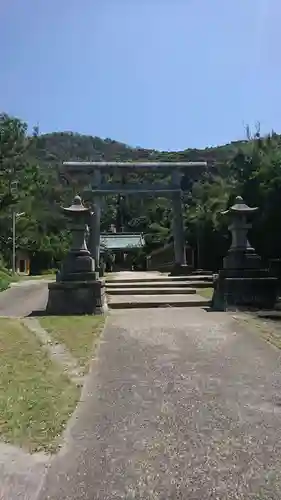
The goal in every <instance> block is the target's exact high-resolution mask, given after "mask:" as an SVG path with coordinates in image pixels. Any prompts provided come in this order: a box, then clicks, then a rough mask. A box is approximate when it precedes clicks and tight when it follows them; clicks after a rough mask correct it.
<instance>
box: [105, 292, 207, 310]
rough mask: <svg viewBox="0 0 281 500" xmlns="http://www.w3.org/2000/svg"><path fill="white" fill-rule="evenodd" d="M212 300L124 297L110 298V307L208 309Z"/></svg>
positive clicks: (198, 297) (160, 296) (171, 296)
mask: <svg viewBox="0 0 281 500" xmlns="http://www.w3.org/2000/svg"><path fill="white" fill-rule="evenodd" d="M209 305H210V300H208V299H204V298H203V297H201V296H200V295H196V294H195V295H189V296H188V297H183V296H182V295H169V296H166V297H165V296H162V295H153V296H143V295H122V296H114V297H113V296H108V307H109V308H110V309H137V308H154V307H159V308H161V307H208V306H209Z"/></svg>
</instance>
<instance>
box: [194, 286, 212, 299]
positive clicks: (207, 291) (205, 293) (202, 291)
mask: <svg viewBox="0 0 281 500" xmlns="http://www.w3.org/2000/svg"><path fill="white" fill-rule="evenodd" d="M213 291H214V290H213V287H209V288H198V289H197V291H196V293H198V295H201V296H202V297H205V298H206V299H210V300H211V298H212V296H213Z"/></svg>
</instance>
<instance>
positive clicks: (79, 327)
mask: <svg viewBox="0 0 281 500" xmlns="http://www.w3.org/2000/svg"><path fill="white" fill-rule="evenodd" d="M104 320H105V319H104V316H45V317H43V318H42V317H41V318H39V321H40V323H41V325H42V327H43V328H45V330H47V332H48V333H49V334H50V335H51V337H52V338H53V339H55V340H56V341H57V342H58V343H59V344H64V345H65V346H66V347H67V349H68V350H69V351H70V352H71V354H72V355H73V357H74V358H76V359H77V361H78V363H79V365H80V366H82V367H84V368H85V372H86V371H87V369H88V367H89V362H90V358H91V354H92V353H93V351H94V348H95V346H96V344H97V341H98V339H99V336H100V334H101V331H102V328H103V325H104Z"/></svg>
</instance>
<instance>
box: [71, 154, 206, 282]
mask: <svg viewBox="0 0 281 500" xmlns="http://www.w3.org/2000/svg"><path fill="white" fill-rule="evenodd" d="M191 167H195V168H196V170H198V169H201V170H202V169H206V167H207V163H206V162H129V161H127V162H103V161H71V162H69V161H68V162H64V163H63V167H62V173H63V174H64V175H65V176H66V177H70V178H71V177H76V178H79V177H81V174H82V175H83V176H85V175H86V176H87V177H89V180H90V183H89V184H90V188H89V189H88V191H90V193H91V194H92V197H93V198H92V200H93V201H92V206H93V213H92V216H91V224H90V245H89V246H90V248H89V249H90V251H91V255H92V257H93V259H94V260H95V264H96V269H97V270H98V269H99V257H100V220H101V197H102V196H105V195H115V194H125V195H131V194H142V195H145V194H154V195H156V196H157V195H158V196H165V197H167V198H171V200H172V207H173V238H174V252H175V269H176V270H177V272H179V273H182V274H184V273H185V271H186V272H187V265H186V253H185V236H184V222H183V213H182V188H181V180H182V176H183V174H184V172H185V171H186V170H188V169H190V168H191ZM133 171H138V173H139V172H152V171H157V173H159V172H165V173H166V174H168V173H170V174H171V181H170V182H167V183H166V184H162V183H161V184H160V183H155V184H154V183H151V184H145V183H143V184H134V183H129V182H128V183H127V182H122V183H109V182H108V181H107V179H106V175H108V174H110V173H114V174H116V173H120V174H121V178H122V179H124V178H126V174H127V173H129V172H130V173H131V172H133Z"/></svg>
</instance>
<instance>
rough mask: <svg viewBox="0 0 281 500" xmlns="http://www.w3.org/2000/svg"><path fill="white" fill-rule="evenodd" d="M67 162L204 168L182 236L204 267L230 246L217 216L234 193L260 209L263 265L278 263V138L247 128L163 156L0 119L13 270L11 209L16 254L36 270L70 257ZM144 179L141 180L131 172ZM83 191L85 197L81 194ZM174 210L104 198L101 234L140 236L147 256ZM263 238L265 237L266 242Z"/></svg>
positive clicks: (3, 237)
mask: <svg viewBox="0 0 281 500" xmlns="http://www.w3.org/2000/svg"><path fill="white" fill-rule="evenodd" d="M67 160H95V161H98V160H106V161H119V160H123V161H127V160H135V161H143V160H146V161H147V160H151V161H160V160H161V161H207V162H208V165H209V166H210V167H212V168H210V169H209V170H208V172H205V173H202V174H198V173H196V172H194V173H193V174H192V176H191V177H190V176H188V175H186V176H185V178H184V179H183V187H184V190H185V191H184V218H185V231H186V238H187V240H188V242H189V243H190V244H191V246H192V247H193V248H194V249H196V251H197V256H198V258H199V260H200V266H201V267H204V268H209V269H213V270H215V269H217V268H218V267H220V265H221V261H222V258H223V256H224V255H225V253H226V251H227V248H228V245H229V233H228V230H227V226H226V221H225V220H224V219H223V217H221V212H222V211H223V210H224V209H225V208H227V207H228V206H230V204H231V203H232V202H233V199H234V197H235V196H236V195H238V194H239V195H242V196H243V197H244V199H245V201H246V202H247V203H248V204H249V205H250V206H258V207H259V208H260V212H259V214H258V216H257V217H256V220H255V223H254V227H253V230H252V233H251V238H252V243H253V245H254V246H255V247H256V249H257V251H258V252H259V253H260V254H261V255H262V256H263V257H264V258H265V259H268V258H272V257H280V256H281V237H280V227H281V203H280V200H281V166H280V165H281V137H280V136H279V135H277V134H275V133H274V132H272V133H271V134H269V135H268V136H266V137H261V136H260V134H259V132H258V131H257V132H256V133H255V134H254V135H253V136H251V135H250V134H249V131H247V134H246V137H245V140H243V141H240V142H233V143H230V144H227V145H225V146H219V147H214V148H206V149H204V150H198V149H186V150H184V151H180V152H164V151H156V150H148V149H142V148H132V147H129V146H127V145H126V144H122V143H119V142H117V141H114V140H111V139H105V140H103V139H100V138H98V137H92V136H85V135H80V134H77V133H72V132H61V133H58V132H56V133H51V134H40V133H39V130H38V128H37V129H34V131H33V133H32V134H28V127H27V124H26V123H24V122H23V121H21V120H20V119H17V118H14V117H11V116H8V115H7V114H5V113H2V114H0V193H1V196H0V228H1V229H0V253H1V256H2V259H4V261H5V262H6V263H7V265H9V262H10V259H11V245H12V222H11V220H12V219H11V217H12V211H13V210H16V212H19V213H21V212H24V215H23V216H22V217H19V218H18V220H17V242H16V243H17V247H18V248H21V249H23V250H27V251H28V252H30V254H31V256H32V257H33V259H34V261H35V262H37V266H39V267H42V266H43V267H48V266H52V265H54V263H55V262H57V261H60V260H61V258H62V256H63V255H64V253H65V251H66V249H67V247H68V243H69V239H68V238H69V235H68V231H67V229H66V223H65V219H64V217H63V214H62V213H61V211H60V209H59V206H60V205H64V204H68V203H70V201H71V199H72V197H73V195H74V193H75V190H77V189H78V186H75V185H72V184H71V183H66V182H65V181H64V180H63V179H62V178H61V176H60V173H59V166H60V165H61V163H62V162H63V161H67ZM131 178H132V180H134V181H140V182H142V179H141V178H140V174H139V173H134V174H131ZM162 180H164V174H156V173H153V172H151V173H149V172H148V173H147V174H146V181H147V182H156V181H157V182H161V181H162ZM81 194H82V193H81ZM171 219H172V214H171V205H170V201H169V200H168V199H165V198H155V197H154V196H145V197H141V196H139V197H138V196H128V197H126V198H124V197H122V196H119V197H114V196H111V197H107V198H106V200H105V201H104V205H103V210H102V230H107V229H108V228H109V226H110V224H112V223H114V224H116V225H117V227H118V228H120V227H121V226H122V227H124V228H125V230H126V231H134V232H136V231H137V232H140V231H141V232H143V233H144V234H145V238H146V247H145V251H146V252H147V253H149V252H150V251H151V250H152V249H154V248H157V247H158V246H163V245H164V244H165V243H167V242H169V241H171V239H172V234H171ZM265 235H266V237H265Z"/></svg>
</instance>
